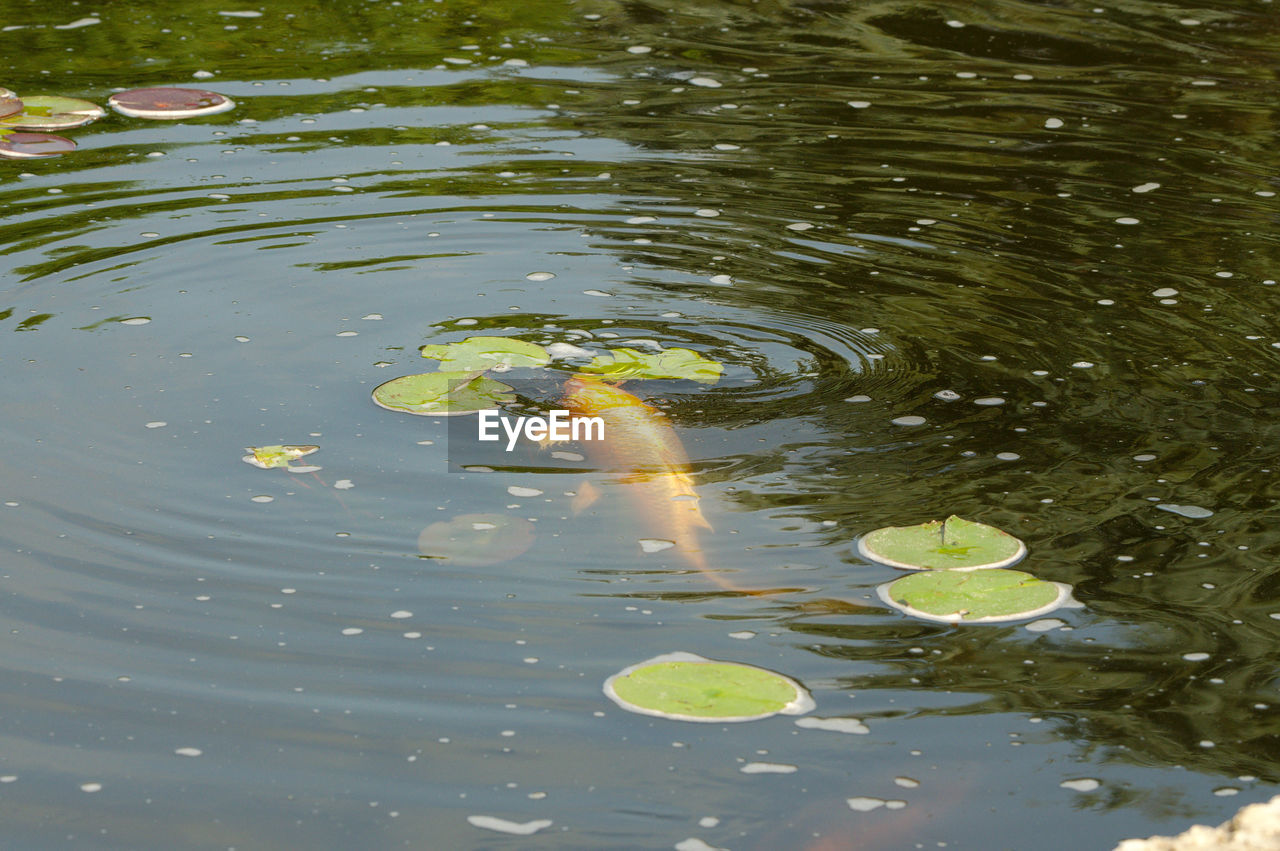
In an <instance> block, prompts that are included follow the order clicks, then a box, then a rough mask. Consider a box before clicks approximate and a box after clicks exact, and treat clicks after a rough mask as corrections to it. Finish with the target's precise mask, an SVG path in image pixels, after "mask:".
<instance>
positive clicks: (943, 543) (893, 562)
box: [858, 514, 1027, 570]
mask: <svg viewBox="0 0 1280 851" xmlns="http://www.w3.org/2000/svg"><path fill="white" fill-rule="evenodd" d="M1026 554H1027V547H1026V545H1025V544H1023V543H1022V541H1020V540H1018V539H1017V538H1015V537H1013V536H1012V535H1010V534H1009V533H1008V532H1002V531H1001V530H999V529H997V528H995V527H994V526H987V525H985V524H983V523H975V522H974V521H972V520H965V519H964V518H961V517H956V516H955V515H954V514H953V515H951V516H950V517H948V518H947V519H946V520H930V521H929V522H928V523H921V524H920V525H919V526H886V527H885V528H883V529H876V530H875V531H874V532H868V533H867V534H865V535H863V536H862V539H861V540H859V541H858V555H860V556H862V557H863V558H865V559H868V560H869V561H877V562H880V563H881V564H887V565H889V566H890V567H899V568H902V569H903V570H983V569H987V568H995V567H1008V566H1009V565H1011V564H1013V563H1015V562H1017V561H1018V560H1020V559H1021V558H1022V557H1023V556H1025V555H1026Z"/></svg>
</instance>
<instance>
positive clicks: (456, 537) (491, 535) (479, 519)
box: [418, 514, 535, 567]
mask: <svg viewBox="0 0 1280 851" xmlns="http://www.w3.org/2000/svg"><path fill="white" fill-rule="evenodd" d="M534 535H535V527H534V525H533V524H532V523H530V522H529V521H528V520H525V519H524V518H523V517H511V516H509V515H506V514H460V515H458V516H457V517H454V518H453V519H452V520H442V521H440V522H438V523H432V524H431V525H430V526H428V527H427V528H425V529H423V530H422V532H421V533H420V534H419V535H418V552H419V553H421V554H422V556H423V557H424V558H429V559H438V560H440V561H443V562H448V563H449V564H456V565H459V566H461V567H486V566H488V565H491V564H498V563H499V562H504V561H509V560H511V559H513V558H515V557H516V556H519V555H523V554H524V553H525V552H526V551H527V550H528V549H529V547H531V546H533V539H534Z"/></svg>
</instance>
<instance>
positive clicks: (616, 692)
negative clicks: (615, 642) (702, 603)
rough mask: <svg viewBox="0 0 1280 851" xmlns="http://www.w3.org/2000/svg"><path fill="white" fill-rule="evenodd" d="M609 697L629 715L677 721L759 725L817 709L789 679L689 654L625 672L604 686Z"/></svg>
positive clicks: (658, 658) (669, 656) (665, 657)
mask: <svg viewBox="0 0 1280 851" xmlns="http://www.w3.org/2000/svg"><path fill="white" fill-rule="evenodd" d="M604 693H605V694H606V695H608V696H609V699H610V700H612V701H613V702H614V703H616V704H618V705H619V706H621V707H622V708H623V709H625V710H627V711H628V712H638V713H639V714H641V715H656V716H658V717H659V718H671V719H674V720H677V721H702V722H709V723H724V722H730V721H755V720H756V719H758V718H768V717H769V716H771V715H777V714H779V713H781V714H783V715H802V714H804V713H805V712H808V711H810V710H811V709H813V707H814V702H813V697H811V696H810V694H809V692H808V691H806V690H805V688H804V686H802V685H800V684H799V683H798V682H796V681H795V680H793V679H790V678H789V677H784V676H782V675H781V674H775V673H774V672H773V671H766V670H765V669H763V668H756V667H752V666H751V665H743V664H741V663H738V662H717V661H715V660H714V659H707V658H704V657H702V656H698V655H697V654H694V653H684V652H678V653H666V654H664V655H662V656H655V657H654V658H652V659H649V660H647V661H644V662H640V663H638V664H635V665H631V666H630V667H628V668H623V669H622V670H621V671H619V672H618V673H616V674H614V675H613V676H612V677H609V679H607V680H605V683H604Z"/></svg>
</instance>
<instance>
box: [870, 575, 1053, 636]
mask: <svg viewBox="0 0 1280 851" xmlns="http://www.w3.org/2000/svg"><path fill="white" fill-rule="evenodd" d="M876 590H877V591H878V592H879V594H880V599H882V600H884V601H885V602H886V603H888V604H889V605H890V606H893V607H894V608H895V609H898V610H899V611H903V612H906V613H907V614H909V615H911V616H913V617H917V618H923V619H925V620H930V621H941V622H943V623H998V622H1000V621H1016V620H1024V619H1027V618H1034V617H1039V616H1040V615H1043V614H1045V613H1046V612H1051V611H1053V610H1054V609H1057V608H1059V607H1061V606H1064V605H1070V604H1071V603H1072V602H1073V601H1072V599H1071V586H1069V585H1064V584H1062V583H1061V582H1046V581H1045V580H1043V579H1036V578H1035V577H1034V576H1032V575H1031V574H1029V573H1023V572H1022V571H1021V570H1000V569H994V570H974V571H963V570H933V571H928V572H926V573H914V574H912V575H910V576H904V577H902V578H901V579H895V580H894V581H893V582H888V583H885V584H884V585H881V586H880V587H879V588H878V589H876Z"/></svg>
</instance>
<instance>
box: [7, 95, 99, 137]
mask: <svg viewBox="0 0 1280 851" xmlns="http://www.w3.org/2000/svg"><path fill="white" fill-rule="evenodd" d="M106 114H107V111H106V110H105V109H103V108H102V107H100V106H98V105H97V104H96V103H91V102H90V101H87V100H80V99H79V98H64V97H54V96H47V95H36V96H35V97H30V96H28V97H24V98H23V99H22V109H21V111H19V112H17V113H15V114H13V115H8V116H6V117H5V118H3V119H0V125H2V126H4V127H11V128H13V129H15V130H70V129H71V128H72V127H80V126H81V125H84V124H88V123H89V122H90V121H96V120H98V119H99V118H101V117H102V116H104V115H106Z"/></svg>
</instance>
